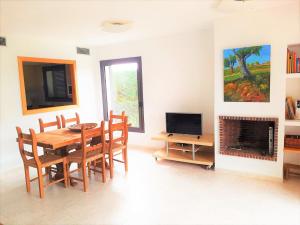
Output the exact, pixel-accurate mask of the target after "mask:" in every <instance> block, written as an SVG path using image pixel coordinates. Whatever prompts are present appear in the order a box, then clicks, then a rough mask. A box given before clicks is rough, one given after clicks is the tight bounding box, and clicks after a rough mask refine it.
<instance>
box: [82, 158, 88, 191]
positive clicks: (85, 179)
mask: <svg viewBox="0 0 300 225" xmlns="http://www.w3.org/2000/svg"><path fill="white" fill-rule="evenodd" d="M81 166H82V177H83V191H84V192H86V191H87V188H88V184H87V182H88V179H87V176H86V163H85V162H84V163H82V164H81Z"/></svg>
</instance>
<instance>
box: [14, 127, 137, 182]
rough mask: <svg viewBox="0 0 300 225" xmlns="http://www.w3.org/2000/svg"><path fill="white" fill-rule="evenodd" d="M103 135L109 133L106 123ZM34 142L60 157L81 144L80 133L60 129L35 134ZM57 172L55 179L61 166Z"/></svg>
mask: <svg viewBox="0 0 300 225" xmlns="http://www.w3.org/2000/svg"><path fill="white" fill-rule="evenodd" d="M128 126H131V124H128ZM105 133H106V134H107V133H109V130H108V123H107V122H106V123H105ZM36 140H37V146H39V147H43V148H47V149H51V150H53V151H54V152H56V154H59V155H61V156H66V155H67V154H68V153H67V147H68V146H71V145H74V144H76V143H81V132H78V131H77V132H75V131H72V130H70V129H69V128H61V129H56V130H51V131H46V132H41V133H37V134H36ZM17 141H18V139H17ZM24 142H25V143H26V142H27V140H26V139H24ZM28 144H31V142H30V141H28ZM106 164H107V163H106ZM57 170H58V173H57V174H56V176H58V177H56V178H57V179H58V178H59V176H60V175H62V174H63V168H62V165H57ZM71 184H72V183H71ZM74 184H75V182H74Z"/></svg>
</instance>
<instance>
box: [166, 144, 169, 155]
mask: <svg viewBox="0 0 300 225" xmlns="http://www.w3.org/2000/svg"><path fill="white" fill-rule="evenodd" d="M166 148H167V157H169V142H168V141H166Z"/></svg>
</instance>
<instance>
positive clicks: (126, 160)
mask: <svg viewBox="0 0 300 225" xmlns="http://www.w3.org/2000/svg"><path fill="white" fill-rule="evenodd" d="M122 152H124V153H123V154H124V164H125V172H127V171H128V155H127V148H124V149H123V151H122Z"/></svg>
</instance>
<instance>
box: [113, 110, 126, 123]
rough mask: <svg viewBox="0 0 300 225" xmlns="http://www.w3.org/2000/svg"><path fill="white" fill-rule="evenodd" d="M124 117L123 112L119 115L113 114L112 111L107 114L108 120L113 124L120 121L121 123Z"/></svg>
mask: <svg viewBox="0 0 300 225" xmlns="http://www.w3.org/2000/svg"><path fill="white" fill-rule="evenodd" d="M124 117H125V112H124V111H122V113H121V115H115V114H113V111H112V110H111V111H110V112H109V120H112V121H113V122H114V121H118V122H120V120H121V121H123V120H124Z"/></svg>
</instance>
